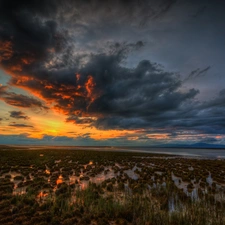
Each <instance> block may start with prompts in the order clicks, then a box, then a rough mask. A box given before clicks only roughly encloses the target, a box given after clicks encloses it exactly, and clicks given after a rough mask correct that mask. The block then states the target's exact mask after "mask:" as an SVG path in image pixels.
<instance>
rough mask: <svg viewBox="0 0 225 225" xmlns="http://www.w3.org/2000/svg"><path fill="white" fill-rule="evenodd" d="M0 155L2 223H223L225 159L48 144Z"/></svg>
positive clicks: (81, 224) (224, 216)
mask: <svg viewBox="0 0 225 225" xmlns="http://www.w3.org/2000/svg"><path fill="white" fill-rule="evenodd" d="M1 156H2V157H1V158H0V224H8V225H9V224H12V225H14V224H25V225H30V224H32V225H33V224H37V225H45V224H46V225H47V224H50V225H70V224H71V225H72V224H78V225H85V224H91V225H96V224H100V225H104V224H112V225H116V224H118V225H132V224H133V225H150V224H151V225H152V224H153V225H158V224H159V225H164V224H165V225H167V224H168V225H189V224H190V225H203V224H204V225H217V224H218V225H222V224H225V188H224V183H225V177H224V171H223V170H220V169H219V168H220V167H221V168H224V169H225V167H224V161H223V160H207V159H205V160H199V159H191V158H189V159H184V158H179V157H170V158H168V157H167V156H163V155H160V156H159V155H151V154H144V153H125V152H97V151H96V152H94V151H88V152H87V151H68V150H67V151H66V150H63V151H59V150H58V151H53V150H48V149H46V150H43V149H42V150H41V151H40V150H35V151H28V150H13V149H8V150H7V151H2V152H1ZM6 162H7V163H6ZM216 171H218V172H217V173H216ZM21 188H22V189H21Z"/></svg>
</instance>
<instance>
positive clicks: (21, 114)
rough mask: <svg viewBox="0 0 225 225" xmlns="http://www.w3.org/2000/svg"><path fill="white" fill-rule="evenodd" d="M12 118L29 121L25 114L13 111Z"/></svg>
mask: <svg viewBox="0 0 225 225" xmlns="http://www.w3.org/2000/svg"><path fill="white" fill-rule="evenodd" d="M10 117H12V118H16V119H24V120H28V119H29V117H28V116H26V115H25V113H23V112H21V111H11V112H10Z"/></svg>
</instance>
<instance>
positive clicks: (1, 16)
mask: <svg viewBox="0 0 225 225" xmlns="http://www.w3.org/2000/svg"><path fill="white" fill-rule="evenodd" d="M189 2H192V1H189ZM0 4H1V5H0V9H1V11H0V12H1V13H0V20H1V22H2V23H1V25H0V43H1V47H0V52H1V56H0V65H1V67H2V68H3V69H4V70H5V71H6V72H7V73H9V74H10V75H11V77H12V78H11V80H10V82H9V84H11V85H14V86H17V87H21V88H25V89H26V90H29V91H30V92H31V93H32V92H33V93H35V94H38V95H39V96H40V97H41V98H42V99H44V100H45V101H46V102H48V103H51V104H52V105H53V108H54V109H56V110H59V111H60V112H63V113H64V114H65V115H67V120H66V121H67V122H73V123H76V124H90V125H91V126H95V127H97V128H99V129H112V128H113V129H136V128H145V129H148V128H157V129H158V128H160V127H164V128H166V129H167V130H171V129H173V128H177V129H181V130H182V129H196V130H198V131H201V132H202V133H204V132H205V133H206V132H214V131H215V130H216V129H217V130H218V131H221V132H222V130H223V129H224V127H225V124H224V122H222V121H225V120H224V117H225V116H224V107H225V105H224V102H225V97H224V96H225V94H224V93H225V91H224V90H223V91H221V92H220V95H219V96H217V97H216V98H215V99H208V100H207V101H205V102H197V101H196V100H195V98H196V96H197V94H198V93H199V91H198V90H196V89H194V88H191V87H190V88H187V89H186V90H185V89H184V88H183V86H182V80H181V79H180V76H179V74H177V73H174V72H170V71H167V70H166V69H162V66H161V65H159V64H157V63H153V62H151V61H149V60H139V63H137V65H136V64H135V65H134V66H132V68H131V67H128V66H126V64H125V63H126V59H127V58H128V57H129V54H130V53H132V54H134V55H135V53H136V52H137V51H139V50H141V49H143V48H145V42H144V41H142V40H141V39H140V40H139V41H137V42H134V43H132V42H129V41H127V42H123V41H121V42H118V41H111V42H110V43H109V42H107V43H108V45H107V46H105V45H104V44H103V43H102V42H101V41H100V44H99V45H102V46H101V47H102V49H101V51H100V50H99V51H98V52H97V53H96V52H90V51H87V52H85V51H84V52H82V51H81V52H77V51H76V46H75V47H74V45H76V44H77V43H76V38H80V39H81V40H82V41H83V42H85V41H86V42H88V40H90V38H93V39H98V38H99V37H100V36H104V35H102V33H104V34H105V35H106V34H107V33H108V32H107V31H109V32H112V33H113V32H115V31H118V29H117V28H118V27H117V26H119V25H121V24H123V25H124V24H125V26H121V27H120V32H121V33H122V34H123V32H122V31H123V28H124V27H126V26H128V24H129V26H130V27H134V26H140V25H146V24H147V23H149V22H152V21H153V20H157V19H159V18H163V16H164V15H165V14H167V13H168V12H169V11H170V10H171V8H172V7H173V6H174V5H175V4H176V1H174V0H161V1H147V0H141V1H135V0H131V1H124V0H120V1H119V0H118V1H112V0H108V1H97V0H95V1H65V2H63V1H48V4H47V1H32V3H31V1H18V2H16V3H13V1H9V0H8V1H1V3H0ZM197 13H198V14H199V13H203V12H201V11H200V12H197ZM195 17H196V16H195ZM115 18H116V20H115ZM68 27H70V28H71V27H72V28H74V29H75V31H76V32H74V33H73V32H72V31H71V30H70V29H69V28H68ZM103 31H104V32H103ZM101 32H102V33H101ZM71 33H72V34H71ZM118 33H119V32H118ZM78 34H79V35H80V36H79V35H78ZM99 34H100V35H99ZM83 42H81V44H82V43H83ZM73 43H75V44H73ZM88 47H89V48H91V46H88ZM78 48H79V46H78ZM171 55H172V54H171ZM196 68H198V67H196ZM210 68H211V67H210V66H208V67H207V68H205V69H197V70H194V71H192V72H191V73H190V74H189V76H188V78H187V79H186V80H189V79H195V78H197V77H203V76H205V74H206V73H207V72H208V71H209V70H210ZM0 98H1V100H3V101H5V102H6V103H8V104H10V105H13V106H18V107H23V108H25V107H27V108H28V107H31V108H41V109H47V107H46V106H45V105H44V104H43V103H42V102H41V101H39V100H37V99H34V98H32V97H28V96H25V95H21V94H16V93H14V92H9V91H7V88H6V87H5V86H1V87H0ZM18 116H22V117H23V115H18ZM20 118H21V117H20ZM24 119H25V118H24ZM17 125H21V124H17ZM209 126H211V129H212V130H211V131H210V130H209Z"/></svg>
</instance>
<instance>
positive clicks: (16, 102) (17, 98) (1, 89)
mask: <svg viewBox="0 0 225 225" xmlns="http://www.w3.org/2000/svg"><path fill="white" fill-rule="evenodd" d="M0 99H1V100H3V101H4V102H6V103H7V104H9V105H12V106H17V107H21V108H39V109H45V110H47V109H48V107H46V106H45V105H44V104H43V103H42V102H41V101H39V100H37V99H35V98H33V97H29V96H26V95H22V94H16V93H14V92H8V91H7V87H6V86H0Z"/></svg>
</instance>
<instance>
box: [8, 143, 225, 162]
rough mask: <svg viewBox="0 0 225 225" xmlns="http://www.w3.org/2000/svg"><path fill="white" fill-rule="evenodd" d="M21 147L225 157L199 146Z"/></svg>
mask: <svg viewBox="0 0 225 225" xmlns="http://www.w3.org/2000/svg"><path fill="white" fill-rule="evenodd" d="M11 146H12V147H19V148H21V149H29V150H40V149H58V150H60V149H62V150H94V151H115V152H116V151H117V152H143V153H154V154H166V155H178V156H181V157H201V158H202V157H203V158H218V159H220V158H221V159H224V158H225V149H204V148H203V149H199V148H151V147H110V146H109V147H101V146H92V147H90V146H29V145H27V146H13V145H11ZM18 150H20V149H18Z"/></svg>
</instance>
